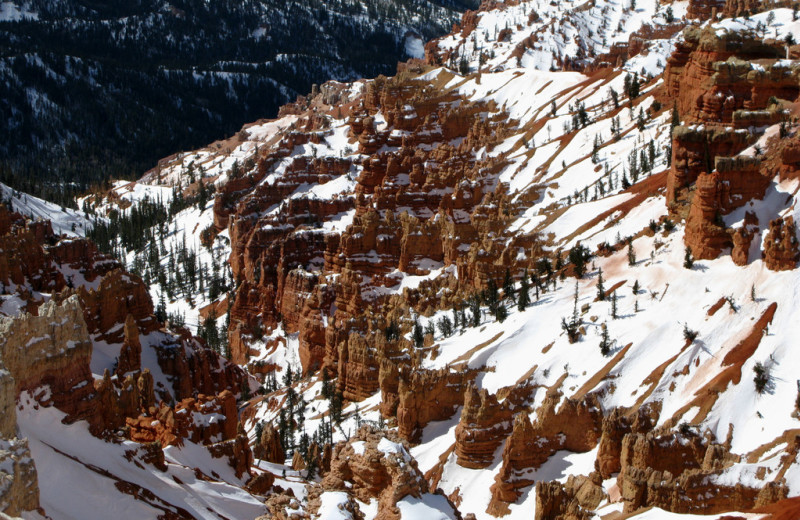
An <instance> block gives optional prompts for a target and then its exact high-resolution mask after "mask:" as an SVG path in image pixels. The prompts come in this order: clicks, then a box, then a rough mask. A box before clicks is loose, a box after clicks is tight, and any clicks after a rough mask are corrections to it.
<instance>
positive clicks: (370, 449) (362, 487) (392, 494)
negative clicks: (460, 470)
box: [322, 427, 428, 520]
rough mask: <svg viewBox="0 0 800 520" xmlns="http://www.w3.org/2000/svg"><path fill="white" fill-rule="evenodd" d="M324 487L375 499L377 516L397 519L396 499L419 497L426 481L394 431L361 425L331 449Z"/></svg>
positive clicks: (328, 489)
mask: <svg viewBox="0 0 800 520" xmlns="http://www.w3.org/2000/svg"><path fill="white" fill-rule="evenodd" d="M322 488H323V489H324V490H325V491H348V492H349V493H352V495H353V496H354V497H355V498H357V499H359V500H361V501H362V502H369V501H370V500H371V499H375V498H377V499H378V514H377V516H376V518H378V519H386V520H389V519H392V520H394V519H399V518H400V514H399V513H400V512H399V510H398V509H397V502H398V501H400V500H402V499H403V498H405V497H408V496H411V497H414V498H418V499H422V498H423V494H425V493H427V492H428V484H427V482H426V481H425V478H424V477H423V476H422V473H420V471H419V469H418V468H417V463H416V460H415V459H413V458H412V457H411V456H410V455H409V454H408V446H407V445H406V444H405V442H404V441H402V440H400V438H399V437H397V434H396V433H394V432H391V431H389V432H379V431H377V430H374V429H372V428H370V427H362V428H361V429H360V430H359V431H358V433H357V434H356V436H354V437H353V438H352V439H350V440H349V441H348V442H347V443H339V444H337V445H336V448H335V449H334V452H333V458H332V460H331V467H330V471H329V472H328V473H327V474H326V475H325V478H323V479H322Z"/></svg>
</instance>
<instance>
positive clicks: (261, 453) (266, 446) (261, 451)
mask: <svg viewBox="0 0 800 520" xmlns="http://www.w3.org/2000/svg"><path fill="white" fill-rule="evenodd" d="M253 455H254V456H255V457H256V458H258V459H261V460H266V461H268V462H274V463H276V464H283V463H284V462H285V461H286V454H285V453H284V451H283V446H282V445H281V439H280V436H279V435H278V430H276V429H275V427H274V426H272V425H271V424H268V425H266V426H265V427H264V429H263V430H262V432H261V437H260V438H259V439H256V444H255V445H254V446H253Z"/></svg>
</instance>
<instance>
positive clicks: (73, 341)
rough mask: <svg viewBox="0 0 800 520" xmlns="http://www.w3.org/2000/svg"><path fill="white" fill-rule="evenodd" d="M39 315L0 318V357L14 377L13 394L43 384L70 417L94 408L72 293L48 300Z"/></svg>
mask: <svg viewBox="0 0 800 520" xmlns="http://www.w3.org/2000/svg"><path fill="white" fill-rule="evenodd" d="M38 314H39V315H38V316H32V315H29V314H27V315H23V316H21V317H19V318H4V317H0V357H1V358H2V360H3V364H4V365H5V366H6V367H7V369H8V371H9V372H10V373H11V376H12V377H13V378H14V380H15V382H16V389H15V391H16V395H19V394H20V393H21V392H23V391H35V390H38V389H39V388H40V387H49V389H50V392H49V395H50V397H49V400H50V401H51V402H52V404H53V405H55V406H56V407H58V408H59V409H61V410H63V411H65V412H67V413H68V414H69V416H70V417H71V418H72V419H73V420H77V419H89V418H91V417H92V416H93V415H94V413H95V410H94V409H93V408H94V407H93V406H92V403H91V399H92V397H93V396H94V381H93V378H92V373H91V371H90V369H89V361H90V360H91V356H92V343H91V340H90V338H89V332H88V330H87V328H86V323H85V322H84V320H83V310H82V308H81V306H80V303H79V300H78V298H77V297H74V296H73V297H71V298H69V299H67V300H66V301H65V302H64V303H63V304H61V305H58V304H56V303H55V302H48V303H45V304H44V305H42V306H41V307H40V308H39V313H38Z"/></svg>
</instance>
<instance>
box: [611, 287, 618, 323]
mask: <svg viewBox="0 0 800 520" xmlns="http://www.w3.org/2000/svg"><path fill="white" fill-rule="evenodd" d="M611 318H612V319H614V320H616V319H617V291H614V292H613V293H611Z"/></svg>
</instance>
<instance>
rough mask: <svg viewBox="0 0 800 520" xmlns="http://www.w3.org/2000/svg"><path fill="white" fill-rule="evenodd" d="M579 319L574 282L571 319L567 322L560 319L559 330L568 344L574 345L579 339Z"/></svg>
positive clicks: (576, 285) (576, 289)
mask: <svg viewBox="0 0 800 520" xmlns="http://www.w3.org/2000/svg"><path fill="white" fill-rule="evenodd" d="M580 326H581V319H580V315H579V314H578V282H575V297H574V301H573V307H572V317H571V318H570V319H569V321H567V319H566V318H561V328H562V329H563V330H564V332H566V334H567V339H568V340H569V342H570V343H575V342H576V341H578V339H579V338H580Z"/></svg>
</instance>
